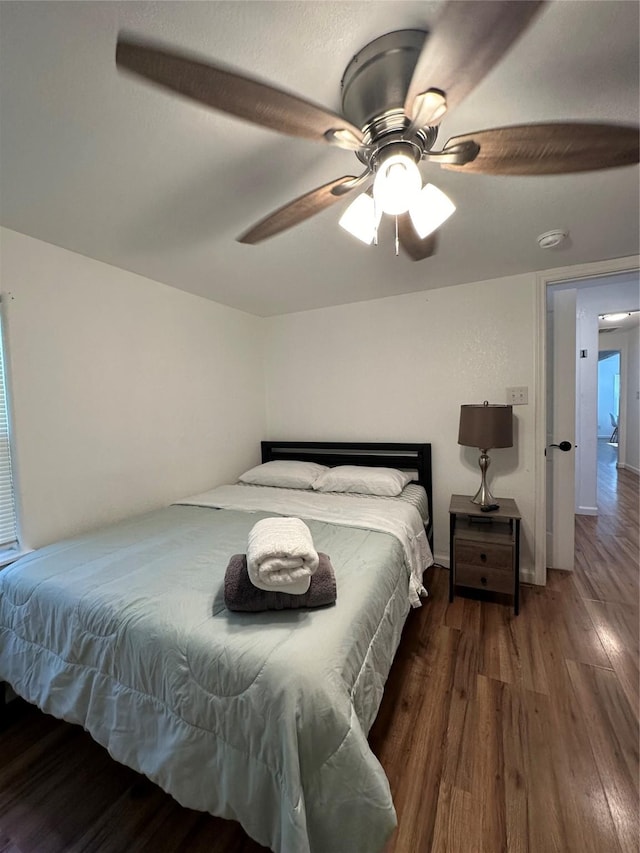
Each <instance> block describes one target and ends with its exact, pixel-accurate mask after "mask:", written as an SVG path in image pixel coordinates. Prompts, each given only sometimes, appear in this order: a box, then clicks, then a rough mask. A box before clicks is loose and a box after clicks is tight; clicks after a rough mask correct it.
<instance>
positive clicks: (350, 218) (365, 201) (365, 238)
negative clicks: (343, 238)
mask: <svg viewBox="0 0 640 853" xmlns="http://www.w3.org/2000/svg"><path fill="white" fill-rule="evenodd" d="M381 216H382V211H381V210H379V209H378V210H376V205H375V203H374V201H373V199H372V198H371V196H370V195H369V194H368V193H360V195H359V196H356V198H355V199H354V200H353V201H352V202H351V204H350V205H349V207H348V208H347V209H346V210H345V212H344V213H343V214H342V216H341V217H340V220H339V224H340V225H341V226H342V227H343V228H344V230H345V231H348V232H349V234H352V235H353V236H354V237H357V238H358V240H362V242H363V243H367V244H370V243H372V242H373V238H374V237H375V236H376V231H377V229H378V225H379V224H380V218H381Z"/></svg>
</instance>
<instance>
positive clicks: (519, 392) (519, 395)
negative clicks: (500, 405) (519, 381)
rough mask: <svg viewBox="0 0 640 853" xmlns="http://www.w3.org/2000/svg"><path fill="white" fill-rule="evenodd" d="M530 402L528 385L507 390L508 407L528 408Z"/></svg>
mask: <svg viewBox="0 0 640 853" xmlns="http://www.w3.org/2000/svg"><path fill="white" fill-rule="evenodd" d="M528 402H529V389H528V387H527V386H526V385H518V386H517V387H515V388H507V405H510V406H526V405H527V403H528Z"/></svg>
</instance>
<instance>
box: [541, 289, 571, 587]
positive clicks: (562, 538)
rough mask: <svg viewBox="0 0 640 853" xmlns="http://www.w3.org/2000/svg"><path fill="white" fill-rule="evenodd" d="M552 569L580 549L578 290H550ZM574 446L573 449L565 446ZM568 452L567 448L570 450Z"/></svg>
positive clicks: (549, 508)
mask: <svg viewBox="0 0 640 853" xmlns="http://www.w3.org/2000/svg"><path fill="white" fill-rule="evenodd" d="M547 294H548V295H547V309H548V310H547V332H548V334H547V344H548V346H547V568H551V569H567V570H572V569H573V564H574V549H575V501H576V498H575V488H576V487H575V462H576V458H575V450H574V445H575V433H576V290H575V288H570V289H563V290H555V289H554V288H553V287H550V288H548V289H547ZM562 442H565V443H566V442H569V443H570V445H571V448H570V449H569V450H561V449H560V447H557V446H556V447H553V446H552V445H559V444H561V443H562ZM564 446H565V447H566V444H565V445H564Z"/></svg>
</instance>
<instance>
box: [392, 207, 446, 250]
mask: <svg viewBox="0 0 640 853" xmlns="http://www.w3.org/2000/svg"><path fill="white" fill-rule="evenodd" d="M437 233H438V232H437V231H434V232H433V233H431V234H428V235H427V236H426V237H425V238H424V239H421V238H420V237H419V236H418V235H417V234H416V231H415V228H414V227H413V223H412V222H411V217H410V216H409V214H408V213H403V214H402V216H399V217H398V239H399V240H400V245H401V246H402V248H403V249H404V250H405V252H406V253H407V254H408V255H409V257H410V258H412V260H414V261H422V260H424V258H428V257H430V256H431V255H433V254H435V251H436V248H437V245H438V238H437V236H436V235H437Z"/></svg>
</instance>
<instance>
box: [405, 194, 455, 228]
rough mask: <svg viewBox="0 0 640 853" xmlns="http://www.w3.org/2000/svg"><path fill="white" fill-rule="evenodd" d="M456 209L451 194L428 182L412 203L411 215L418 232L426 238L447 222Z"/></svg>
mask: <svg viewBox="0 0 640 853" xmlns="http://www.w3.org/2000/svg"><path fill="white" fill-rule="evenodd" d="M455 209H456V206H455V204H454V203H453V202H452V201H451V199H450V198H449V196H447V195H445V193H443V192H442V190H439V189H438V188H437V187H435V186H434V185H433V184H427V185H426V187H424V189H423V190H421V192H420V193H419V195H418V197H417V198H416V199H415V201H413V203H412V204H411V207H410V208H409V215H410V216H411V222H412V223H413V227H414V229H415V232H416V234H417V235H418V236H419V237H420V239H421V240H424V238H425V237H427V236H428V235H429V234H431V233H432V232H433V231H435V230H436V228H439V227H440V226H441V225H442V223H443V222H446V221H447V219H448V218H449V217H450V216H451V214H452V213H453V212H454V211H455Z"/></svg>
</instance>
